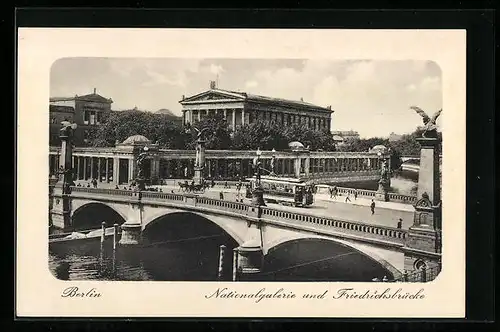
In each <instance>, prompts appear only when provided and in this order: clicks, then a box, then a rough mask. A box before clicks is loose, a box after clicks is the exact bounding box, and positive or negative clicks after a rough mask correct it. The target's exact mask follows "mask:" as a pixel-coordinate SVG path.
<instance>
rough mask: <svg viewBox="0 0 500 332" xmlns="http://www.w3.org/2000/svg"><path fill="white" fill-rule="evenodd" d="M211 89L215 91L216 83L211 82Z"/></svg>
mask: <svg viewBox="0 0 500 332" xmlns="http://www.w3.org/2000/svg"><path fill="white" fill-rule="evenodd" d="M210 89H215V81H210Z"/></svg>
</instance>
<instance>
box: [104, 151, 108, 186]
mask: <svg viewBox="0 0 500 332" xmlns="http://www.w3.org/2000/svg"><path fill="white" fill-rule="evenodd" d="M105 167H106V169H105V171H104V176H105V177H106V183H109V158H108V157H106V166H105Z"/></svg>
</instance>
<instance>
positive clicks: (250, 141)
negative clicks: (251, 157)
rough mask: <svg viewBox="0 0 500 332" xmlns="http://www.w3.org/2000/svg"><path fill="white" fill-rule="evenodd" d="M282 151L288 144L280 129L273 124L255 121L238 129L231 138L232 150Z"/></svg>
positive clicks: (273, 122) (272, 122)
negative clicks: (258, 149)
mask: <svg viewBox="0 0 500 332" xmlns="http://www.w3.org/2000/svg"><path fill="white" fill-rule="evenodd" d="M257 148H260V149H262V150H272V149H273V148H274V149H276V150H283V149H286V148H288V142H287V140H286V137H284V135H283V130H282V128H281V127H280V126H279V125H278V124H277V123H276V122H275V121H271V122H265V121H260V120H259V121H256V122H253V123H251V124H246V125H244V126H242V127H240V128H238V129H237V130H236V131H235V133H234V136H233V140H232V149H234V150H255V149H257Z"/></svg>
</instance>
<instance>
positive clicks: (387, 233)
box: [262, 207, 407, 243]
mask: <svg viewBox="0 0 500 332" xmlns="http://www.w3.org/2000/svg"><path fill="white" fill-rule="evenodd" d="M266 216H269V217H272V218H273V219H278V220H279V219H281V220H284V221H288V222H290V221H291V222H294V223H305V224H311V225H315V226H320V227H324V228H329V229H332V230H340V231H344V232H349V233H352V234H358V235H367V234H369V235H370V238H378V239H382V240H388V241H392V242H398V243H403V242H404V240H405V239H406V236H407V231H406V230H402V229H399V228H393V227H387V226H378V225H373V224H367V223H362V222H354V221H349V220H342V219H334V218H328V217H318V216H314V215H309V214H303V213H295V212H290V211H284V210H277V209H272V208H269V207H263V208H262V217H264V218H265V217H266Z"/></svg>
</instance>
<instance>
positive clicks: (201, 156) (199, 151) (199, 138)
mask: <svg viewBox="0 0 500 332" xmlns="http://www.w3.org/2000/svg"><path fill="white" fill-rule="evenodd" d="M192 128H193V129H194V130H195V131H196V159H195V163H194V177H193V181H194V183H195V185H198V186H200V185H203V183H204V182H205V179H204V174H203V172H204V170H205V143H206V140H205V139H203V135H205V133H207V132H208V131H209V130H210V128H208V127H205V128H202V129H201V130H200V129H198V128H196V127H194V126H193V127H192Z"/></svg>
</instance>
